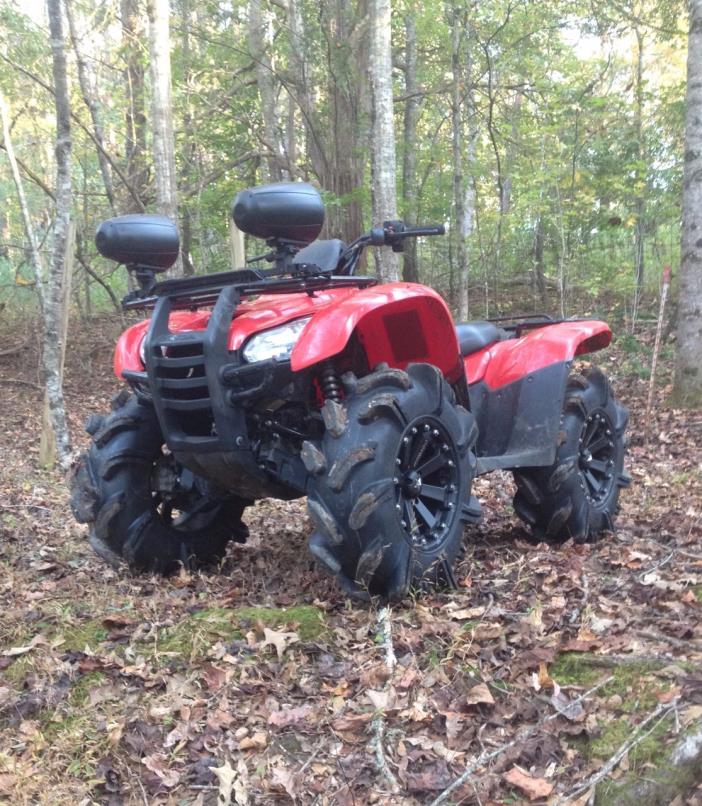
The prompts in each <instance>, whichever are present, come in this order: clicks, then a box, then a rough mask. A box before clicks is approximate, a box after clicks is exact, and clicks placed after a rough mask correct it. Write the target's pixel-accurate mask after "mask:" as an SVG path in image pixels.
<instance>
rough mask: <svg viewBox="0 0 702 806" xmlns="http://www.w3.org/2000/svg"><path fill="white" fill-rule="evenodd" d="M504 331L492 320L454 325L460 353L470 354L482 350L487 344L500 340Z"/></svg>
mask: <svg viewBox="0 0 702 806" xmlns="http://www.w3.org/2000/svg"><path fill="white" fill-rule="evenodd" d="M503 335H504V331H502V330H500V328H499V327H497V326H496V325H493V323H492V322H463V323H461V324H459V325H456V336H458V344H459V346H460V348H461V355H470V354H471V353H474V352H476V351H477V350H482V349H483V347H487V346H488V344H493V343H494V342H496V341H500V339H501V338H502V337H503Z"/></svg>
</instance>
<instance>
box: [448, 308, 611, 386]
mask: <svg viewBox="0 0 702 806" xmlns="http://www.w3.org/2000/svg"><path fill="white" fill-rule="evenodd" d="M611 340H612V331H611V330H610V329H609V327H608V326H607V325H606V324H605V323H604V322H597V321H590V320H587V321H581V322H559V323H557V324H553V325H545V326H544V327H541V328H538V329H536V330H530V331H528V332H527V333H526V334H525V335H523V336H522V337H521V338H518V339H509V340H507V341H498V342H495V343H494V344H491V345H489V346H488V347H485V348H484V349H482V350H479V351H478V352H477V353H472V354H471V355H469V356H466V357H465V358H464V364H465V368H466V380H467V381H468V384H469V385H470V384H473V383H478V382H480V381H484V382H485V383H486V385H487V386H488V387H490V389H498V388H499V387H501V386H506V385H507V384H508V383H513V382H514V381H517V380H519V379H520V378H523V377H525V376H526V375H529V373H531V372H536V370H539V369H543V368H544V367H548V366H550V365H551V364H555V363H557V362H559V361H570V360H571V359H573V358H574V357H575V356H576V355H584V354H585V353H592V352H595V350H601V349H603V348H604V347H607V345H608V344H609V343H610V341H611Z"/></svg>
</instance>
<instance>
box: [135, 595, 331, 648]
mask: <svg viewBox="0 0 702 806" xmlns="http://www.w3.org/2000/svg"><path fill="white" fill-rule="evenodd" d="M258 623H262V624H264V625H265V626H267V627H271V628H272V629H279V628H281V627H288V628H290V629H296V630H297V632H298V633H299V634H300V638H301V639H302V640H310V639H313V638H316V637H317V636H319V635H320V634H321V633H322V631H323V630H324V629H325V623H324V615H323V613H322V612H321V611H320V610H318V609H317V608H316V607H311V606H309V605H299V606H297V607H290V608H281V609H278V610H276V609H274V608H268V607H239V608H235V609H232V610H228V609H227V608H223V607H210V608H205V609H204V610H198V611H197V612H196V613H192V614H188V615H186V616H184V617H183V618H181V619H180V621H178V623H177V624H174V625H172V626H171V627H166V628H165V629H161V630H159V631H158V632H157V633H156V635H155V637H154V639H153V640H151V641H145V642H139V643H138V644H137V645H136V650H137V651H138V652H139V653H140V654H143V655H145V656H146V657H150V658H154V657H157V656H158V655H159V654H164V655H165V654H169V655H176V656H181V657H184V658H188V659H190V660H194V659H195V658H197V657H202V656H203V655H205V654H206V652H207V650H208V649H209V648H210V647H211V646H212V645H213V644H215V643H216V642H217V641H224V642H226V641H233V640H235V639H240V638H243V637H244V635H245V633H246V632H247V630H250V629H252V628H254V627H255V626H256V625H257V624H258Z"/></svg>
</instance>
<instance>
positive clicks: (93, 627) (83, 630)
mask: <svg viewBox="0 0 702 806" xmlns="http://www.w3.org/2000/svg"><path fill="white" fill-rule="evenodd" d="M56 632H57V633H58V634H60V635H61V636H62V638H63V640H64V642H63V644H61V649H62V650H64V651H65V650H70V649H72V650H75V651H77V652H81V651H82V650H83V649H85V647H86V646H88V647H90V648H91V649H95V648H96V647H97V646H98V645H99V644H101V643H102V642H103V641H105V639H106V638H107V635H108V631H107V629H106V628H105V625H104V624H103V623H102V620H101V619H89V620H88V621H85V622H83V623H82V624H65V625H63V626H61V627H59V628H58V629H57V630H56Z"/></svg>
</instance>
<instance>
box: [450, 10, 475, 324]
mask: <svg viewBox="0 0 702 806" xmlns="http://www.w3.org/2000/svg"><path fill="white" fill-rule="evenodd" d="M469 31H470V25H469V22H468V20H467V19H466V12H465V11H463V12H460V11H459V10H458V9H456V10H455V12H454V16H453V30H452V34H451V72H452V82H451V123H452V134H453V137H452V145H453V210H454V233H453V235H452V237H453V238H454V243H455V255H456V270H457V274H458V283H457V297H458V300H457V301H458V305H457V308H458V310H457V314H458V319H459V321H463V320H466V319H467V318H468V278H469V261H468V239H469V238H470V236H471V234H472V232H473V227H474V220H475V189H474V185H473V180H472V177H471V176H466V169H468V170H470V169H471V168H472V167H473V165H474V163H475V141H476V137H477V131H476V123H475V110H474V104H473V91H472V87H471V83H470V82H471V75H470V73H471V55H470V37H469ZM466 117H467V118H468V120H467V127H466ZM466 128H467V130H468V135H467V137H466Z"/></svg>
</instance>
